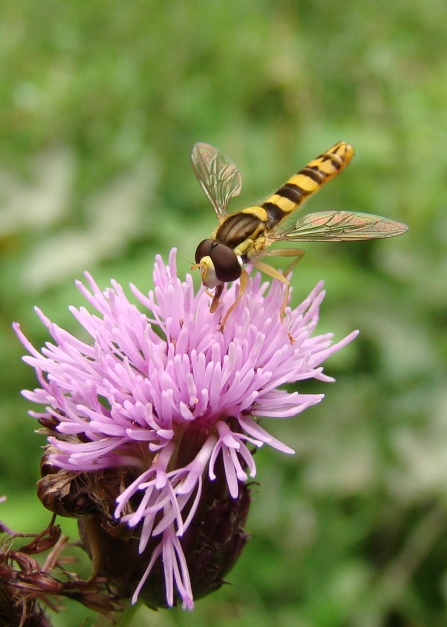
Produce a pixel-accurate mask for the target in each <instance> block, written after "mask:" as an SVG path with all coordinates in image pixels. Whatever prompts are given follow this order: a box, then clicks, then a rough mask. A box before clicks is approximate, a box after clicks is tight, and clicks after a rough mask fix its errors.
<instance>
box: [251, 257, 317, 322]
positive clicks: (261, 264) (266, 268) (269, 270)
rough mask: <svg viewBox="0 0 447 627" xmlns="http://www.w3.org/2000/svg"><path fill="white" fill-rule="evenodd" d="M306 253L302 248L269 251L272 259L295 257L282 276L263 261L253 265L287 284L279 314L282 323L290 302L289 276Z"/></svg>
mask: <svg viewBox="0 0 447 627" xmlns="http://www.w3.org/2000/svg"><path fill="white" fill-rule="evenodd" d="M305 252H306V251H305V250H302V249H301V248H277V249H273V250H271V251H270V250H269V251H268V253H267V255H269V256H270V257H295V259H294V260H293V261H292V263H291V264H290V265H289V266H288V268H287V269H286V271H285V272H284V274H281V272H279V270H276V268H273V267H272V266H269V265H268V264H267V263H264V262H262V261H255V262H254V263H253V265H254V267H255V268H257V269H258V270H260V271H261V272H264V274H267V275H268V276H271V277H272V278H273V279H278V281H281V283H285V284H286V286H287V287H286V293H285V294H284V300H283V303H282V306H281V311H280V314H279V317H280V318H281V321H282V320H284V317H285V313H286V307H287V301H288V300H289V290H290V281H289V280H288V279H287V275H288V274H290V273H291V272H292V270H293V268H294V267H295V266H296V264H297V263H298V262H299V261H300V260H301V258H302V257H303V256H304V254H305Z"/></svg>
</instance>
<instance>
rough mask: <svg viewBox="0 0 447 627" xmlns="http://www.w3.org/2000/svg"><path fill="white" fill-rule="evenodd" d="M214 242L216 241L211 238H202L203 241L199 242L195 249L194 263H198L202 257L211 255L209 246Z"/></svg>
mask: <svg viewBox="0 0 447 627" xmlns="http://www.w3.org/2000/svg"><path fill="white" fill-rule="evenodd" d="M215 244H216V242H215V241H214V240H213V239H204V240H203V242H200V244H199V245H198V246H197V250H196V257H195V259H196V263H200V262H201V261H202V259H203V258H204V257H209V256H210V255H211V248H212V247H213V245H215Z"/></svg>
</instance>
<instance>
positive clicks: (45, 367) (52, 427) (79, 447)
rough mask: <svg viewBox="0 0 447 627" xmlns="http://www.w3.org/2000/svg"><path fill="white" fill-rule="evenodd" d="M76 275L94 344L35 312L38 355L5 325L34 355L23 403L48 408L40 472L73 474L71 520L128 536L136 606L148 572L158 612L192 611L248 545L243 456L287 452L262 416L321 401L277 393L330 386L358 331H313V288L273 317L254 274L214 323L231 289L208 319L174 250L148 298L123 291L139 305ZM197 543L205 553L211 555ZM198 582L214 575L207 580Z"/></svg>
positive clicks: (273, 305)
mask: <svg viewBox="0 0 447 627" xmlns="http://www.w3.org/2000/svg"><path fill="white" fill-rule="evenodd" d="M86 278H87V281H88V284H89V288H87V287H85V286H84V285H83V284H81V283H78V284H77V286H78V288H79V290H80V291H81V292H82V294H83V295H84V296H85V298H86V300H87V301H88V303H89V304H90V306H91V307H92V308H93V309H94V310H95V312H96V313H94V314H93V313H90V312H89V311H88V310H87V309H85V308H80V309H76V308H71V312H72V313H73V315H74V316H75V317H76V319H77V320H78V322H79V323H80V324H81V325H82V326H83V327H84V329H85V330H86V331H87V333H88V334H89V335H90V336H91V339H90V341H88V342H87V341H82V340H80V339H77V338H76V337H74V336H72V335H70V334H69V333H67V332H66V331H64V330H63V329H61V328H60V327H58V326H57V325H56V324H54V323H52V322H51V321H50V320H48V318H46V317H45V316H44V314H43V313H42V312H41V311H40V310H38V309H37V313H38V315H39V317H40V319H41V320H42V322H43V324H44V325H45V326H46V327H47V328H48V330H49V332H50V334H51V336H52V338H53V340H54V343H47V344H46V345H45V347H44V348H42V350H41V352H38V351H37V350H36V349H35V348H34V347H33V346H32V345H31V344H30V342H29V341H28V340H27V339H26V338H25V336H24V335H23V333H22V332H21V331H20V328H19V326H18V325H15V329H16V332H17V334H18V336H19V338H20V340H21V341H22V343H23V345H24V346H25V347H26V348H27V350H28V351H29V353H30V356H27V357H25V358H24V359H25V361H26V362H27V363H28V364H29V365H31V366H32V367H34V368H35V370H36V373H37V376H38V380H39V383H40V386H41V387H39V388H37V389H36V390H34V391H32V392H30V391H26V392H24V395H25V396H26V398H28V399H29V400H31V401H33V402H34V403H38V404H39V405H43V406H44V409H43V410H42V411H41V412H31V415H33V416H34V417H35V418H38V419H39V421H40V423H41V424H42V425H44V426H45V428H46V430H47V433H49V434H50V435H49V437H48V441H49V448H48V451H47V458H46V461H47V462H48V463H49V464H50V467H51V469H52V470H50V475H49V476H50V477H51V478H52V479H54V481H55V482H56V484H57V483H58V482H59V483H62V484H64V482H65V484H66V485H68V486H72V485H73V483H71V479H70V478H72V477H73V476H77V473H82V475H81V474H79V476H78V478H77V480H76V481H77V483H76V486H77V487H76V489H75V490H74V491H73V490H71V488H70V489H68V490H67V493H66V500H65V501H64V507H69V509H71V512H72V513H73V507H74V506H73V504H74V503H75V504H76V503H78V502H79V503H80V504H81V505H80V513H79V517H82V516H85V517H88V515H89V514H91V512H92V510H91V507H93V509H94V507H97V509H98V511H100V512H101V526H102V529H108V530H109V531H110V537H112V536H113V537H117V536H118V535H119V534H118V532H117V529H118V527H119V529H120V530H121V532H120V533H123V534H124V535H123V536H122V537H123V538H124V539H123V540H120V541H122V542H123V543H125V542H126V540H127V539H128V537H130V536H132V534H133V536H134V538H138V540H137V541H138V553H139V554H140V555H144V556H145V563H144V569H143V568H142V566H141V564H140V565H139V569H140V571H139V576H140V577H141V580H140V582H139V583H138V585H137V588H136V589H135V591H134V594H133V601H135V600H136V599H137V597H138V595H139V594H140V598H143V600H145V599H146V598H148V597H150V595H148V594H147V589H148V586H149V583H150V581H151V577H152V575H153V574H154V572H155V570H157V569H158V572H159V575H160V577H161V579H162V580H163V586H164V591H163V594H164V595H165V599H166V601H165V604H167V605H168V606H172V605H173V604H174V603H176V602H177V601H178V600H180V599H181V601H182V603H183V606H184V607H186V608H192V607H193V596H194V594H195V595H196V596H198V595H203V594H206V593H207V592H209V591H210V590H211V589H215V588H217V587H219V585H221V583H222V580H221V576H222V574H224V573H225V572H227V571H228V569H229V568H230V567H231V566H232V565H233V564H234V561H235V560H234V555H236V554H237V555H238V554H239V553H240V550H241V549H242V546H243V545H244V543H245V540H246V537H244V536H243V533H242V530H241V526H242V524H243V522H244V521H245V517H246V514H247V511H248V504H249V492H248V489H247V486H246V484H245V482H246V481H247V479H248V477H254V476H255V474H256V466H255V462H254V459H253V451H254V450H255V449H256V448H257V447H260V446H262V445H263V444H269V445H270V446H273V447H274V448H276V449H278V450H279V451H282V452H284V453H293V450H292V449H290V448H289V447H288V446H286V445H285V444H283V443H282V442H280V441H278V440H277V439H275V438H274V437H272V436H271V435H269V434H268V433H267V432H266V431H265V430H264V428H263V427H261V426H260V424H259V419H260V418H288V417H292V416H295V415H296V414H299V413H300V412H302V411H303V410H304V409H306V408H307V407H309V406H311V405H314V404H316V403H318V402H319V401H321V399H322V398H323V395H321V394H300V393H299V392H287V391H286V390H283V389H280V386H282V385H284V384H286V383H292V382H296V381H300V380H302V379H309V378H315V379H319V380H320V381H332V379H331V378H330V377H328V376H326V375H325V374H323V369H322V363H323V362H324V360H325V359H326V358H327V357H329V355H331V354H332V353H334V352H335V351H337V350H339V349H340V348H341V347H343V346H345V345H346V344H347V343H348V342H350V341H351V340H352V339H353V338H354V337H355V336H356V334H357V332H353V333H351V334H350V335H348V336H347V337H346V338H344V339H343V340H342V341H341V342H338V343H337V344H332V334H325V335H313V333H314V330H315V327H316V324H317V321H318V315H319V307H320V304H321V302H322V300H323V298H324V292H323V289H322V287H323V286H322V283H319V284H318V285H317V286H316V288H315V289H314V290H313V291H312V292H311V293H310V294H309V296H308V298H307V299H306V300H305V301H304V302H303V303H301V305H299V306H298V307H297V308H296V309H291V308H289V307H288V308H287V309H286V314H285V319H284V320H283V321H281V320H280V316H279V311H280V309H281V305H282V302H283V298H284V289H285V288H284V285H283V284H282V283H280V282H279V281H273V283H272V285H271V286H270V288H269V284H268V283H261V278H260V276H259V275H256V276H254V277H252V278H250V283H249V286H248V288H247V290H246V292H245V294H244V295H243V297H242V299H241V300H240V302H239V303H238V305H237V307H236V308H235V310H234V311H233V312H232V313H231V315H230V316H229V318H228V320H227V322H226V324H225V327H224V328H223V329H222V328H220V325H219V321H220V320H221V319H222V316H223V315H224V314H225V311H227V309H228V308H229V306H231V304H232V303H233V302H234V300H235V295H236V291H237V289H238V286H237V285H234V284H233V285H232V286H231V287H229V288H228V289H227V291H226V293H225V294H224V296H223V298H222V303H221V305H220V309H218V311H217V312H216V313H214V314H211V313H210V311H209V303H210V298H209V295H208V294H207V293H206V292H205V291H204V289H203V288H200V289H199V291H198V293H197V294H196V293H195V292H194V287H193V283H192V278H191V276H190V275H187V277H186V280H185V281H184V282H182V281H181V280H180V279H179V278H178V277H177V270H176V261H175V250H173V251H172V252H171V255H170V260H169V264H168V265H167V266H166V265H165V264H164V263H163V261H162V259H161V258H160V257H157V259H156V263H155V269H154V285H155V288H154V290H153V291H150V292H149V294H148V295H147V296H146V295H144V294H142V293H141V292H140V291H139V290H138V289H137V288H136V287H135V286H133V285H131V291H132V293H133V296H134V297H135V298H136V299H137V301H139V304H140V305H139V306H140V309H141V305H142V307H143V310H140V309H139V308H138V307H137V306H136V305H135V304H132V303H131V302H129V300H128V298H127V297H126V296H125V294H124V291H123V289H122V287H121V286H120V285H119V284H117V283H116V282H114V281H112V287H111V288H108V289H106V290H105V291H104V292H102V291H101V290H100V289H99V287H98V286H97V285H96V283H95V282H94V280H93V279H92V277H91V276H90V275H88V274H86ZM268 288H269V289H268ZM73 473H74V475H73ZM80 477H81V479H80ZM95 482H96V485H97V486H100V488H99V489H98V490H97V491H96V493H95V485H94V484H95ZM213 485H214V486H219V488H218V489H217V488H213ZM82 486H84V487H83V488H82ZM222 486H224V488H225V489H223V488H222ZM70 490H71V493H70ZM56 492H57V494H58V495H60V494H61V492H60V490H59V489H58V490H56ZM86 495H89V498H86ZM67 499H68V500H67ZM89 499H90V502H88V500H89ZM67 503H69V505H68V506H67ZM232 504H233V505H232ZM231 507H234V509H235V511H236V512H237V515H236V516H233V517H232V515H231ZM219 508H221V509H219ZM73 515H76V514H75V513H74V514H73ZM219 520H225V521H227V523H228V524H227V523H226V524H225V525H224V526H225V529H226V533H227V534H229V535H230V536H231V541H230V542H226V541H224V540H226V539H225V538H224V537H223V536H219V537H214V536H213V538H214V539H213V540H212V541H209V538H208V534H210V537H211V536H212V535H213V534H215V533H216V532H215V528H217V526H218V525H217V523H218V521H219ZM112 529H113V531H114V533H112ZM123 529H124V530H127V532H126V531H122V530H123ZM192 530H194V531H192ZM126 533H127V534H128V536H126ZM129 533H130V536H129ZM194 533H195V534H196V535H200V534H201V536H202V538H203V542H202V543H200V542H198V541H197V539H196V538H195V537H194V539H193V538H192V535H194ZM222 533H223V531H222ZM188 534H189V535H188ZM203 546H206V547H207V551H208V553H211V554H213V557H212V558H211V557H210V558H206V559H208V561H206V560H205V557H204V552H203V550H202V549H203ZM191 547H192V548H191ZM148 549H150V550H149V552H148ZM219 551H222V552H223V553H221V554H219ZM225 551H226V552H225ZM92 552H94V549H92ZM118 552H119V551H115V552H114V551H107V550H106V551H105V552H104V551H103V553H102V556H101V559H102V561H103V563H104V564H106V565H107V566H106V567H104V568H103V571H108V572H109V573H110V572H111V571H112V570H113V564H111V561H113V559H114V557H113V555H112V554H114V553H118ZM232 552H233V554H234V555H232ZM188 559H189V561H188ZM125 561H126V560H123V559H121V565H123V564H124V562H125ZM205 562H206V564H207V566H206V567H203V563H205ZM197 564H198V566H197ZM122 567H123V568H125V567H124V565H123V566H122ZM120 568H121V566H120ZM120 568H118V569H115V570H120ZM196 568H199V569H202V575H201V576H202V579H201V578H200V576H199V574H198V572H196V570H195V569H196ZM203 576H205V577H209V578H210V584H209V585H208V586H207V584H206V582H204V581H203ZM114 578H115V580H116V581H118V580H119V575H117V574H116V573H115V575H114ZM118 585H121V584H118ZM151 585H155V584H151ZM195 588H197V589H198V590H199V591H198V593H197V590H196V589H195ZM121 589H123V588H122V586H121ZM157 603H158V602H154V603H153V604H154V605H156V604H157Z"/></svg>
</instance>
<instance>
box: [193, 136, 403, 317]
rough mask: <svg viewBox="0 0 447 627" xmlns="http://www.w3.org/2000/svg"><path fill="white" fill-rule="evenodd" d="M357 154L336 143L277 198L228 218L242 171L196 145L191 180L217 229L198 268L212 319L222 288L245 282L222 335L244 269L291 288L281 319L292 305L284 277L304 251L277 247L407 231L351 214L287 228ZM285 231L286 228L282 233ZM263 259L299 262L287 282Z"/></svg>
mask: <svg viewBox="0 0 447 627" xmlns="http://www.w3.org/2000/svg"><path fill="white" fill-rule="evenodd" d="M353 155H354V149H353V148H352V146H350V145H349V144H346V143H345V142H338V143H337V144H335V146H332V148H329V150H328V151H327V152H324V153H323V154H321V155H320V156H319V157H317V158H316V159H314V160H313V161H311V162H310V163H308V164H307V165H306V167H305V168H303V169H302V170H300V171H299V172H298V173H297V174H294V175H293V176H292V177H291V178H290V179H289V180H288V181H287V182H286V183H285V184H284V185H283V186H282V187H280V188H279V189H278V191H277V192H275V193H274V194H273V196H270V198H267V200H266V201H265V202H264V203H263V204H262V205H260V206H255V207H248V208H247V209H243V210H242V211H239V212H237V213H233V214H231V215H228V214H227V207H228V203H229V201H230V200H231V198H233V197H234V196H237V195H238V194H239V193H240V191H241V188H242V176H241V173H240V172H239V170H238V168H237V166H236V165H235V164H234V163H233V161H232V160H231V159H229V158H228V157H227V156H226V155H224V154H223V153H222V152H221V151H220V150H218V149H217V148H214V146H211V145H210V144H204V143H197V144H195V145H194V147H193V149H192V153H191V162H192V167H193V170H194V173H195V175H196V177H197V180H198V181H199V184H200V186H201V187H202V189H203V191H204V193H205V195H206V196H207V197H208V199H209V200H210V202H211V204H212V205H213V208H214V211H215V213H216V216H217V219H218V220H219V226H218V227H217V228H216V229H215V231H214V232H213V234H212V235H211V238H210V239H205V240H203V241H202V242H200V244H199V245H198V247H197V250H196V254H195V261H196V263H195V264H194V265H193V266H192V268H191V269H192V270H194V269H197V268H199V269H200V273H201V278H202V283H203V284H204V285H205V286H206V287H207V288H209V289H214V295H213V301H212V303H211V312H212V313H213V312H215V311H216V309H217V307H218V305H219V299H220V296H221V294H222V291H223V288H224V284H225V283H227V282H229V281H235V280H236V279H239V278H240V288H239V294H238V297H237V299H236V301H235V302H234V303H233V305H232V306H231V307H230V309H229V310H228V311H227V314H226V316H225V318H224V320H223V322H222V323H221V328H223V326H224V324H225V321H226V320H227V318H228V316H229V314H230V313H231V311H233V309H234V308H235V306H236V305H237V303H238V302H239V300H240V298H241V297H242V295H243V293H244V292H245V290H246V287H247V284H248V275H247V272H246V271H245V269H244V267H243V264H252V265H253V266H254V267H255V268H257V269H258V270H261V271H262V272H264V273H265V274H268V275H269V276H271V277H272V278H275V279H278V280H279V281H281V282H283V283H285V284H286V285H287V290H286V294H285V299H284V303H283V306H282V308H281V313H280V316H281V319H282V318H283V317H284V312H285V308H286V305H287V301H288V288H289V281H288V279H287V275H288V274H289V273H290V271H291V270H292V269H293V267H294V266H295V265H296V264H297V263H298V261H299V260H300V259H301V257H302V256H303V255H304V253H305V251H304V250H301V249H292V248H281V249H273V250H267V249H268V248H269V246H271V244H274V243H276V242H323V241H336V242H343V241H355V240H367V239H379V238H384V237H394V236H396V235H401V234H402V233H405V231H407V229H408V227H407V226H406V225H405V224H402V223H400V222H396V221H394V220H388V219H387V218H382V217H381V216H376V215H372V214H369V213H360V212H351V211H319V212H316V213H305V214H303V215H301V216H299V217H298V219H297V220H296V221H295V222H293V223H292V224H290V220H289V221H288V220H286V218H288V217H289V216H290V215H291V214H292V213H293V212H294V211H296V210H297V209H298V207H300V206H301V205H302V204H303V202H304V201H305V200H306V199H307V198H308V197H309V196H311V195H312V194H313V193H315V192H316V191H318V190H319V189H320V188H321V187H322V186H323V185H325V184H326V183H327V182H328V181H330V180H331V179H333V178H334V177H336V176H337V175H338V174H340V172H342V171H343V170H344V169H345V168H346V166H347V165H348V164H349V163H350V161H351V159H352V157H353ZM283 224H284V226H282V225H283ZM265 256H284V257H295V259H294V261H293V262H292V264H291V265H290V266H289V268H288V269H287V270H286V272H285V273H284V274H282V273H281V272H279V271H278V270H276V269H275V268H273V267H272V266H270V265H268V264H266V263H264V262H263V261H261V258H262V257H265Z"/></svg>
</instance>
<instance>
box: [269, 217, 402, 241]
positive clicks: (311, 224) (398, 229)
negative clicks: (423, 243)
mask: <svg viewBox="0 0 447 627" xmlns="http://www.w3.org/2000/svg"><path fill="white" fill-rule="evenodd" d="M407 230H408V226H406V225H405V224H402V223H401V222H396V221H394V220H388V219H387V218H382V216H375V215H373V214H371V213H360V212H351V211H320V212H316V213H308V214H306V215H304V216H302V217H301V218H299V219H298V220H297V222H296V223H295V226H294V227H292V228H289V229H287V230H285V231H279V232H277V233H275V232H273V233H272V234H270V233H269V239H270V240H271V241H282V242H284V241H289V242H324V241H327V240H330V241H333V242H348V241H355V240H366V239H381V238H383V237H395V236H396V235H401V234H402V233H405V231H407Z"/></svg>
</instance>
